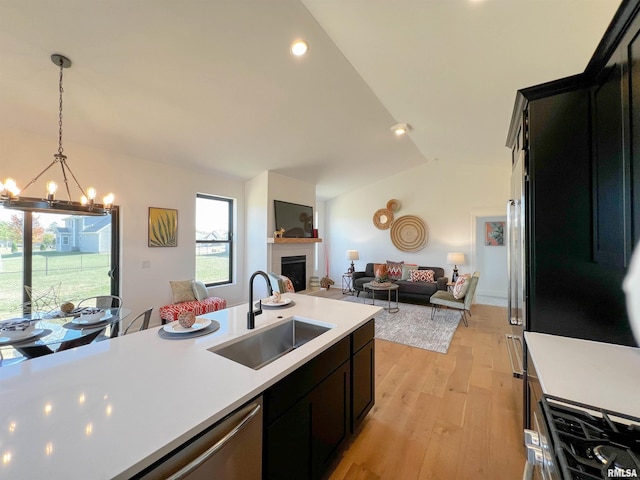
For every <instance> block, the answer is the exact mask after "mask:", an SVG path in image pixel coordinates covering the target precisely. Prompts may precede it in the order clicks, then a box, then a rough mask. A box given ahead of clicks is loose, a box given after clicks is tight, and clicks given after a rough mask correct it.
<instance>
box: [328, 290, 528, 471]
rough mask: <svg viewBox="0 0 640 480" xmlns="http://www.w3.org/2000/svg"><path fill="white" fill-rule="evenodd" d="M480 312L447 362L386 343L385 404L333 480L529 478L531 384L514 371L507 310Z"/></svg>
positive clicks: (379, 355)
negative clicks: (526, 390) (526, 437)
mask: <svg viewBox="0 0 640 480" xmlns="http://www.w3.org/2000/svg"><path fill="white" fill-rule="evenodd" d="M316 295H322V296H327V297H331V298H341V297H342V291H341V290H340V289H338V288H334V289H330V290H329V291H327V292H322V293H316ZM400 307H401V308H402V304H401V305H400ZM472 312H473V316H472V317H471V319H470V322H469V327H468V328H467V327H465V326H464V325H463V324H462V323H461V324H460V326H459V327H458V329H457V330H456V333H455V335H454V337H453V340H452V342H451V346H450V347H449V351H448V353H447V354H440V353H435V352H430V351H427V350H422V349H419V348H412V347H407V346H404V345H400V344H397V343H392V342H387V341H384V340H376V345H375V346H376V404H375V406H374V407H373V409H372V410H371V411H370V412H369V414H368V416H367V418H366V419H365V421H364V422H363V425H362V427H361V429H360V432H359V434H358V435H357V436H356V437H355V438H354V439H353V440H352V442H351V444H350V445H348V446H347V448H346V449H344V451H343V452H342V454H341V457H340V458H339V459H338V461H337V462H336V465H335V468H334V470H333V472H332V473H331V475H330V477H329V479H330V480H343V479H344V480H347V479H348V480H354V479H356V480H357V479H367V480H369V479H394V480H395V479H403V480H404V479H412V478H416V479H430V480H437V479H442V480H454V479H460V480H470V479H478V480H481V479H491V480H495V479H498V480H501V479H519V478H522V471H523V468H524V462H525V457H524V450H523V447H522V380H519V379H515V378H513V377H512V373H511V365H510V363H509V358H508V354H507V350H506V346H505V336H504V334H505V333H507V329H508V327H507V322H506V309H505V308H502V307H494V306H489V305H474V306H473V307H472ZM425 321H429V319H425Z"/></svg>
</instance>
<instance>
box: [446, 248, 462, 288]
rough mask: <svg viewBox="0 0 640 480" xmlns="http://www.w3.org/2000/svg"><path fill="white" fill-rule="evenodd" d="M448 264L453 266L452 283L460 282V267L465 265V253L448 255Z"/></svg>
mask: <svg viewBox="0 0 640 480" xmlns="http://www.w3.org/2000/svg"><path fill="white" fill-rule="evenodd" d="M447 264H448V265H453V275H452V276H451V281H452V282H455V281H456V280H458V265H464V253H447Z"/></svg>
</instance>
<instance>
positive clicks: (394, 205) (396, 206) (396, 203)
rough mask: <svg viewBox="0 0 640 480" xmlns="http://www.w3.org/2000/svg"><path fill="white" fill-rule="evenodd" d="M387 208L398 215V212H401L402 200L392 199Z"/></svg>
mask: <svg viewBox="0 0 640 480" xmlns="http://www.w3.org/2000/svg"><path fill="white" fill-rule="evenodd" d="M387 208H388V209H389V210H391V211H392V212H394V213H396V212H397V211H398V210H400V200H396V199H395V198H392V199H391V200H389V201H388V202H387Z"/></svg>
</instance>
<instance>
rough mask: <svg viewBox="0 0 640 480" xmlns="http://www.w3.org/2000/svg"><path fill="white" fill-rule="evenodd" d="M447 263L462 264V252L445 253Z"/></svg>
mask: <svg viewBox="0 0 640 480" xmlns="http://www.w3.org/2000/svg"><path fill="white" fill-rule="evenodd" d="M447 265H464V253H447Z"/></svg>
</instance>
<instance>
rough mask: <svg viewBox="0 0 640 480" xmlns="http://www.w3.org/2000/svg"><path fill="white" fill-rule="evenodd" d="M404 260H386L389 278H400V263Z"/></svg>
mask: <svg viewBox="0 0 640 480" xmlns="http://www.w3.org/2000/svg"><path fill="white" fill-rule="evenodd" d="M403 263H404V262H392V261H391V260H387V274H388V275H389V279H390V280H400V279H401V278H402V264H403Z"/></svg>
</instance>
